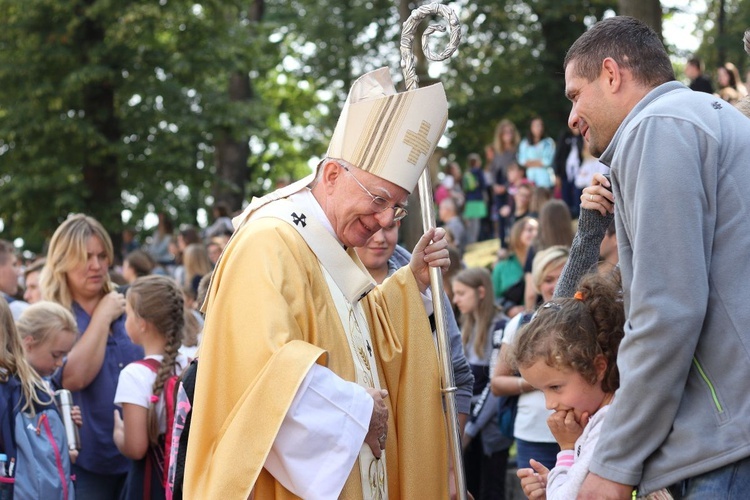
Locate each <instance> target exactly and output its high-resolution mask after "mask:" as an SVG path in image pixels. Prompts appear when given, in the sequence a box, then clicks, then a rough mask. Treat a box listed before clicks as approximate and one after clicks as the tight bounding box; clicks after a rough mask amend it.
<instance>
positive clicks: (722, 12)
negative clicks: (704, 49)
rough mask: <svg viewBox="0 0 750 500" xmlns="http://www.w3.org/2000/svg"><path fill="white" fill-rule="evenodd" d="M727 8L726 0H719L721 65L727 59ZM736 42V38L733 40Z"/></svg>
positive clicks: (718, 34) (718, 44)
mask: <svg viewBox="0 0 750 500" xmlns="http://www.w3.org/2000/svg"><path fill="white" fill-rule="evenodd" d="M726 25H727V9H726V2H725V0H719V16H718V19H717V21H716V34H717V36H716V42H717V43H716V45H717V51H716V52H717V55H718V56H719V65H723V64H724V63H725V62H726V60H727V39H726V38H727V35H726ZM732 43H734V40H733V41H732Z"/></svg>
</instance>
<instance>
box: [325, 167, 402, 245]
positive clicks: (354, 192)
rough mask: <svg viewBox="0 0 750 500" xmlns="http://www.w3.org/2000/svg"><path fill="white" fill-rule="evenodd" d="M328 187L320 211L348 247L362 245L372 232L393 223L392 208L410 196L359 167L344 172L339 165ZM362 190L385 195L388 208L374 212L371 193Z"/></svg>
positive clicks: (400, 204) (376, 194)
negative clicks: (322, 211)
mask: <svg viewBox="0 0 750 500" xmlns="http://www.w3.org/2000/svg"><path fill="white" fill-rule="evenodd" d="M354 176H356V177H354ZM357 181H359V183H361V184H362V186H364V188H363V187H362V186H360V185H359V184H358V183H357ZM329 189H330V191H329V192H328V196H327V198H326V199H325V201H324V203H323V205H324V206H323V210H324V211H325V212H326V215H327V216H328V219H329V220H330V222H331V225H332V226H333V229H334V231H335V232H336V236H337V237H338V239H339V241H341V243H342V244H343V245H345V246H347V247H361V246H364V245H365V243H367V240H369V239H370V237H371V236H373V235H374V234H375V233H377V232H378V231H380V230H381V229H382V228H385V227H390V226H392V225H393V223H394V212H393V209H392V208H391V207H393V206H394V205H399V206H404V205H405V204H406V199H407V198H408V196H409V193H408V192H407V191H406V190H405V189H404V188H402V187H400V186H397V185H396V184H394V183H392V182H389V181H387V180H385V179H381V178H380V177H377V176H375V175H373V174H371V173H369V172H365V171H363V170H359V169H350V172H347V171H346V170H344V168H343V167H341V166H338V173H337V175H336V176H335V179H334V181H333V184H331V186H330V188H329ZM365 189H366V190H368V191H369V192H370V193H372V195H375V196H381V197H383V198H385V199H386V200H387V201H388V207H389V208H387V209H386V210H384V211H382V212H378V211H376V210H375V209H374V208H373V204H372V196H370V194H367V193H366V192H365Z"/></svg>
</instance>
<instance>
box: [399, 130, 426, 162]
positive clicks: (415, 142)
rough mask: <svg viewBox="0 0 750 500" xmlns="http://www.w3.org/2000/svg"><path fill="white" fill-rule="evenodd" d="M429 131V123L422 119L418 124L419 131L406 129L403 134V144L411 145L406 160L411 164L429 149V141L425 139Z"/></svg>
mask: <svg viewBox="0 0 750 500" xmlns="http://www.w3.org/2000/svg"><path fill="white" fill-rule="evenodd" d="M429 132H430V124H429V123H427V122H426V121H424V120H422V124H421V125H420V126H419V132H414V131H412V130H407V131H406V135H405V136H404V144H406V145H407V146H411V152H410V153H409V157H408V158H407V161H408V162H409V163H411V164H412V165H416V164H417V160H419V157H420V156H422V155H426V154H427V152H428V151H429V150H430V141H428V140H427V134H428V133H429Z"/></svg>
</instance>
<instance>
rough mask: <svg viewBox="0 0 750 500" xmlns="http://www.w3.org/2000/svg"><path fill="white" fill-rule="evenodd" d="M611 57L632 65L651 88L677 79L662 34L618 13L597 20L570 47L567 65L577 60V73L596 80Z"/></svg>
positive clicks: (630, 66) (639, 78)
mask: <svg viewBox="0 0 750 500" xmlns="http://www.w3.org/2000/svg"><path fill="white" fill-rule="evenodd" d="M607 57H611V58H612V59H614V60H615V62H617V64H618V65H619V66H620V67H623V68H628V69H629V70H630V71H631V73H632V74H633V78H634V79H635V80H636V81H637V82H639V83H641V84H643V85H645V86H647V87H656V86H658V85H661V84H662V83H665V82H669V81H672V80H674V79H675V77H674V70H673V69H672V63H671V62H670V60H669V55H667V51H666V49H665V48H664V44H663V43H662V41H661V39H660V38H659V36H658V35H657V34H656V32H654V30H652V29H651V28H649V27H648V26H647V25H646V24H644V23H642V22H641V21H639V20H637V19H634V18H632V17H627V16H615V17H610V18H608V19H604V20H603V21H599V22H598V23H596V24H595V25H594V26H593V27H592V28H591V29H590V30H588V31H587V32H585V33H584V34H583V35H581V36H580V37H579V38H578V40H576V41H575V43H573V45H572V46H571V47H570V49H568V53H567V55H566V56H565V62H564V63H563V67H564V68H567V67H568V64H570V63H571V62H572V61H575V63H576V65H575V75H576V76H578V77H581V78H585V79H586V80H587V81H592V80H595V79H596V78H598V77H599V75H600V74H601V71H602V61H604V59H606V58H607Z"/></svg>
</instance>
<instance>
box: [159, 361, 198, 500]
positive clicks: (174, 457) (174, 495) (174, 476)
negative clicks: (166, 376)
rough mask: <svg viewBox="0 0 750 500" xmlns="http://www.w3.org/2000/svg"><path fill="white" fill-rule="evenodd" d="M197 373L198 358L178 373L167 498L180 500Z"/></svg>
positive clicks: (168, 499)
mask: <svg viewBox="0 0 750 500" xmlns="http://www.w3.org/2000/svg"><path fill="white" fill-rule="evenodd" d="M197 374H198V359H197V358H196V359H194V360H192V361H191V362H190V365H189V366H188V367H187V368H185V370H184V371H183V372H182V375H180V379H181V380H180V384H179V388H178V389H177V394H176V400H175V402H174V406H175V413H174V423H173V425H172V449H171V454H170V455H169V467H168V472H167V487H166V494H167V500H173V499H174V500H182V495H183V491H182V483H183V481H184V479H185V456H186V455H187V444H188V438H189V437H190V422H191V420H192V417H193V414H192V411H191V410H192V408H193V396H194V394H195V378H196V376H197Z"/></svg>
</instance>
